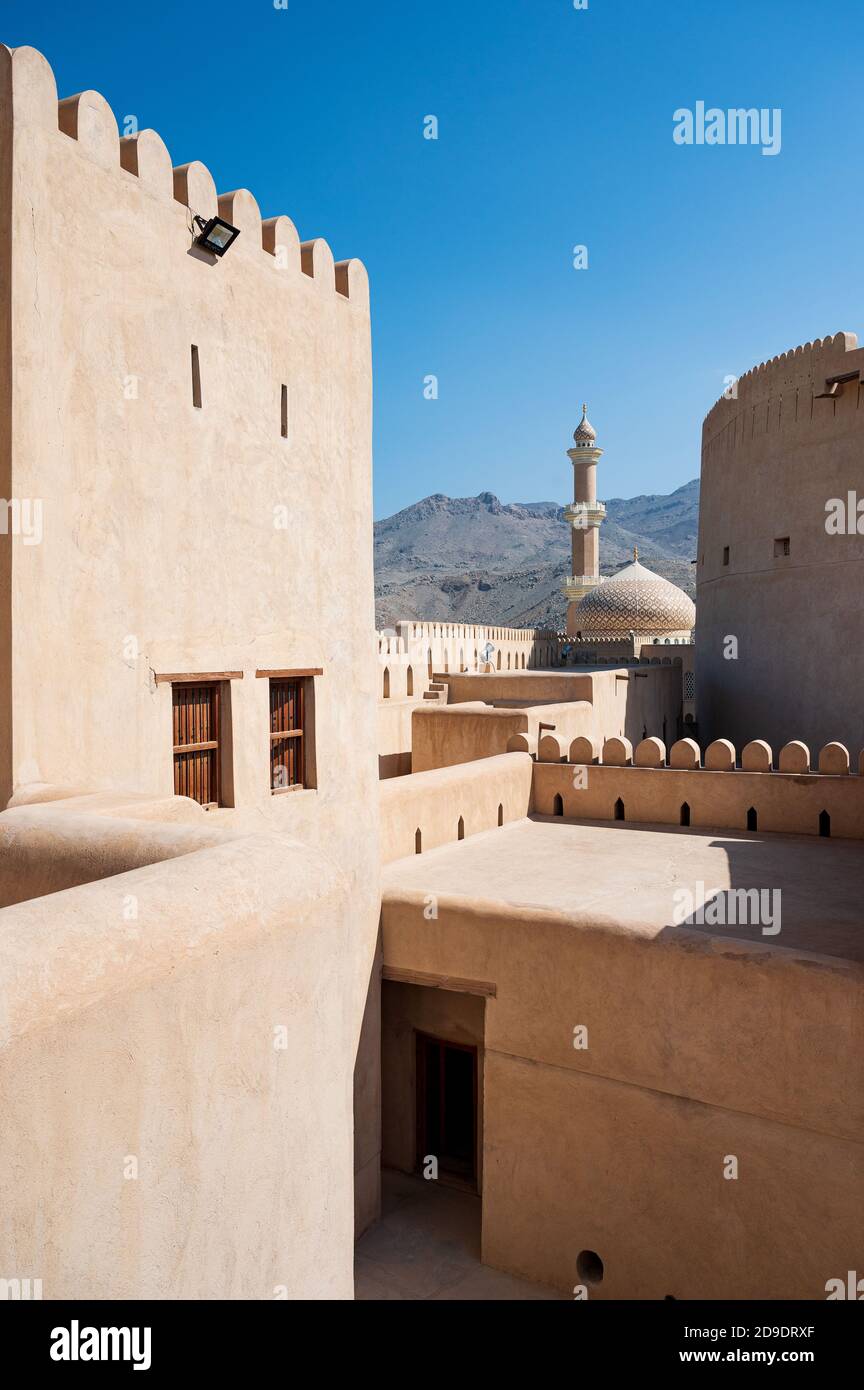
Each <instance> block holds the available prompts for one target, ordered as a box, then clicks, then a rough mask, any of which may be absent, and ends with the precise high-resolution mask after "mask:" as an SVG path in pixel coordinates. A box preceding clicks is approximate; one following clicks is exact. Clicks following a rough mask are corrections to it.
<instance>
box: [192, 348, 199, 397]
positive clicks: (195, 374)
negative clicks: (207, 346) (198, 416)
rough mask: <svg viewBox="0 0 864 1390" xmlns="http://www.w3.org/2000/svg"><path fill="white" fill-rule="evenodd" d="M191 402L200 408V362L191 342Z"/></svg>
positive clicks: (196, 350)
mask: <svg viewBox="0 0 864 1390" xmlns="http://www.w3.org/2000/svg"><path fill="white" fill-rule="evenodd" d="M192 404H193V405H194V407H195V409H196V410H200V409H201V363H200V361H199V358H198V349H197V347H196V346H195V344H194V343H193V344H192Z"/></svg>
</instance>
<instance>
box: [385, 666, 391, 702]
mask: <svg viewBox="0 0 864 1390" xmlns="http://www.w3.org/2000/svg"><path fill="white" fill-rule="evenodd" d="M384 699H385V700H389V699H390V667H389V666H385V667H384Z"/></svg>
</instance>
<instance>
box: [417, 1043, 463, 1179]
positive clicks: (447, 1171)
mask: <svg viewBox="0 0 864 1390" xmlns="http://www.w3.org/2000/svg"><path fill="white" fill-rule="evenodd" d="M429 1157H434V1158H436V1159H437V1161H438V1172H439V1175H442V1176H446V1177H449V1178H451V1179H456V1180H458V1181H459V1182H460V1183H466V1184H468V1185H469V1186H470V1187H471V1188H472V1189H473V1190H474V1191H476V1190H477V1048H476V1047H471V1046H468V1045H467V1044H465V1043H453V1042H447V1041H446V1040H445V1039H444V1038H433V1037H430V1036H429V1035H428V1034H427V1033H417V1167H418V1168H419V1169H420V1171H421V1172H422V1171H423V1167H424V1164H425V1163H426V1161H427V1160H428V1158H429Z"/></svg>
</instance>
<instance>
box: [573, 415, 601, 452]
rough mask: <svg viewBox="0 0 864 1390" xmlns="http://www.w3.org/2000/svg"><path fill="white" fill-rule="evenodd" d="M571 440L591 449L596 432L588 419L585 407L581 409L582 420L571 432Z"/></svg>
mask: <svg viewBox="0 0 864 1390" xmlns="http://www.w3.org/2000/svg"><path fill="white" fill-rule="evenodd" d="M571 418H572V417H571ZM573 438H574V439H575V441H576V443H577V444H581V445H583V446H585V447H591V446H592V445H593V444H594V441H595V440H596V438H597V431H596V430H595V428H594V426H593V425H592V424H591V422H590V420H589V419H588V407H587V405H583V407H582V419H581V420H580V421H579V424H578V425H577V426H576V428H575V430H574V431H573Z"/></svg>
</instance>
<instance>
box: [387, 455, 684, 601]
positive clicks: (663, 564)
mask: <svg viewBox="0 0 864 1390" xmlns="http://www.w3.org/2000/svg"><path fill="white" fill-rule="evenodd" d="M698 518H699V480H698V479H694V480H693V481H692V482H689V483H685V485H684V486H683V487H680V488H678V489H677V490H676V491H675V492H672V493H669V494H668V495H658V494H652V495H650V496H642V497H630V498H621V497H614V498H612V499H611V501H609V500H607V501H606V521H605V522H604V524H603V526H602V527H601V530H600V561H601V563H600V570H601V573H602V574H604V575H608V574H614V572H615V571H616V570H617V569H619V568H620V566H621V565H622V564H626V563H627V561H628V560H631V559H632V557H633V547H634V545H635V546H638V547H639V559H640V560H642V561H643V563H644V564H646V565H647V566H648V568H649V569H652V570H655V571H656V572H657V574H662V575H663V576H664V578H666V579H670V580H671V581H672V583H673V584H677V585H678V586H679V587H680V588H682V589H684V590H685V591H686V592H687V593H689V594H690V595H691V596H692V595H693V594H694V568H693V566H691V564H690V561H691V560H692V559H694V558H695V555H696V536H697V527H698ZM569 572H570V541H569V533H568V528H567V524H566V522H565V521H564V510H563V507H561V506H559V504H558V503H557V502H511V503H503V502H500V501H499V500H498V498H497V497H496V496H495V495H494V494H493V493H491V492H481V493H480V495H479V496H478V497H445V496H444V495H443V494H442V493H435V494H434V495H433V496H431V497H424V498H423V500H422V501H420V502H415V503H414V504H413V505H412V506H410V507H406V508H405V509H404V511H401V512H397V513H396V514H395V516H389V517H386V518H385V519H384V520H383V521H376V523H375V608H376V615H377V618H376V620H377V624H378V626H379V627H391V626H392V625H393V624H394V623H395V622H396V621H398V620H399V619H400V618H409V619H410V618H414V619H429V620H431V619H436V620H438V621H451V622H463V623H471V622H477V623H493V622H497V623H502V624H507V625H508V626H511V627H535V626H539V627H552V628H561V627H563V626H564V618H565V614H566V608H567V605H566V602H565V600H564V597H563V595H562V594H561V591H560V584H561V580H562V579H563V578H564V577H565V576H566V575H567V574H569Z"/></svg>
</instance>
